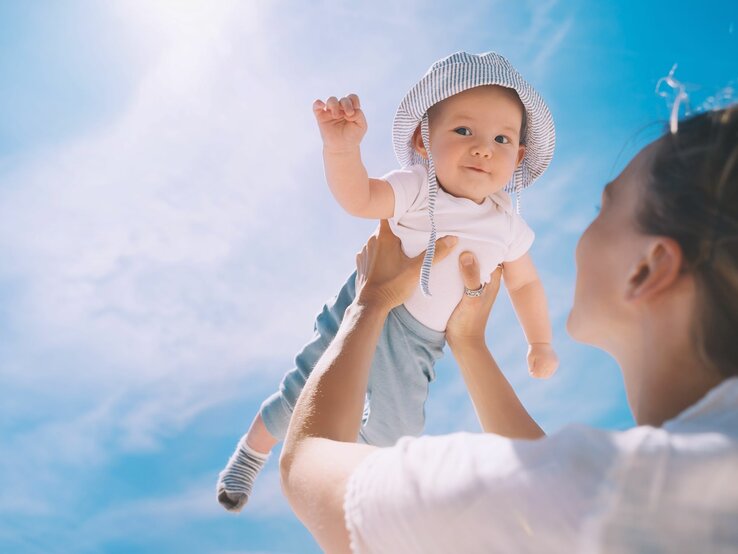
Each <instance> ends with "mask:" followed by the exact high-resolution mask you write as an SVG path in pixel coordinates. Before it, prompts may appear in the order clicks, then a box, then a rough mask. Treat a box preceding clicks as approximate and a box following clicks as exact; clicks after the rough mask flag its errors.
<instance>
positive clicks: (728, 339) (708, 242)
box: [636, 105, 738, 376]
mask: <svg viewBox="0 0 738 554" xmlns="http://www.w3.org/2000/svg"><path fill="white" fill-rule="evenodd" d="M641 196H642V201H641V202H640V206H641V207H640V209H639V213H638V214H637V216H636V221H637V223H638V225H639V226H640V228H641V230H642V231H643V232H645V233H646V234H650V235H662V236H668V237H671V238H672V239H674V240H676V241H677V242H678V243H679V245H680V246H681V248H682V251H683V255H684V270H685V271H690V272H692V273H693V274H694V276H695V280H696V284H697V303H696V313H695V317H694V319H693V329H692V331H693V336H694V338H695V344H696V346H697V349H698V354H699V355H700V357H701V358H702V360H703V361H704V362H705V363H707V364H708V366H710V367H712V368H714V369H715V370H716V371H719V372H720V373H721V374H722V375H724V376H732V375H738V105H733V106H731V107H728V108H725V109H722V110H715V111H710V112H706V113H703V114H700V115H697V116H695V117H692V118H689V119H687V120H685V121H682V122H680V123H679V128H678V131H677V132H676V133H674V134H672V133H667V134H666V135H664V136H663V137H662V138H661V139H660V140H659V141H658V143H657V146H656V151H655V154H654V158H653V163H652V165H651V172H650V176H649V179H648V182H647V184H646V186H645V187H644V190H643V193H642V195H641Z"/></svg>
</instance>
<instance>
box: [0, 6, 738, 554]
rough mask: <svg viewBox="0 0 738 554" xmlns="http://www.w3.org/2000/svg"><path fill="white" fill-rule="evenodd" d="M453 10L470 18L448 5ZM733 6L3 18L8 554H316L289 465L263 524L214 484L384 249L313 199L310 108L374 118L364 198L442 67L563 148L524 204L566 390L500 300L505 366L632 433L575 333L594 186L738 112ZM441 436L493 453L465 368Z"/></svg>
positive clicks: (530, 399) (2, 438) (85, 13)
mask: <svg viewBox="0 0 738 554" xmlns="http://www.w3.org/2000/svg"><path fill="white" fill-rule="evenodd" d="M458 6H462V4H458ZM737 27H738V5H736V3H735V2H730V1H725V2H718V1H706V2H700V3H696V2H679V1H675V2H663V1H651V2H641V1H631V0H628V1H618V2H584V1H580V0H574V1H569V2H563V1H556V0H542V1H534V0H529V1H527V2H522V1H521V2H508V1H503V0H500V1H490V2H477V1H469V2H464V3H463V8H459V7H454V6H453V5H452V3H446V2H421V1H410V2H390V1H384V0H381V1H376V2H371V3H369V2H365V3H358V2H353V3H339V2H331V1H324V2H297V1H292V2H288V1H275V2H266V1H254V2H237V1H235V0H219V1H211V2H206V1H201V2H196V1H186V0H181V1H176V0H167V1H165V0H148V1H144V0H137V1H133V0H131V1H125V2H124V1H120V2H110V3H108V2H105V3H103V2H92V1H76V2H75V1H68V2H48V1H47V2H33V3H31V2H20V1H18V2H3V3H1V4H0V260H2V262H1V263H0V551H2V552H9V553H15V552H18V553H36V552H39V553H40V552H43V553H45V554H48V553H56V552H59V553H66V552H73V553H93V552H110V553H117V552H126V553H146V552H171V551H175V550H176V551H178V552H182V553H189V552H193V553H195V552H197V553H201V552H207V553H211V552H212V553H222V554H225V553H232V554H235V553H243V554H245V553H254V554H255V553H264V552H270V553H272V552H273V553H276V552H282V553H284V552H317V551H318V549H317V547H316V546H315V544H314V542H312V539H311V538H310V536H309V535H308V534H307V533H306V531H305V530H304V529H303V528H302V526H301V524H300V523H299V521H297V520H296V519H295V518H294V517H293V516H292V515H291V514H290V511H289V508H288V506H287V505H286V503H285V502H284V500H283V499H282V497H281V494H280V491H279V481H278V475H277V464H276V458H277V456H273V458H272V460H271V461H270V463H269V465H268V467H267V468H266V470H265V472H264V474H263V475H262V477H261V479H260V480H259V482H258V486H257V490H256V492H255V494H254V497H253V499H252V501H251V502H250V504H249V506H248V507H247V509H246V510H245V511H244V512H242V513H241V514H239V515H233V514H229V513H226V512H225V511H224V510H222V509H221V508H220V506H219V505H218V504H217V502H216V501H215V496H214V486H215V480H216V476H217V473H218V471H219V470H220V469H221V467H222V466H223V464H224V463H225V461H226V460H227V458H228V456H229V455H230V453H231V451H232V448H233V446H234V445H235V443H236V441H237V440H238V438H239V436H240V435H241V433H242V432H243V431H245V429H246V427H247V425H248V422H249V421H250V419H251V417H252V416H253V414H254V413H255V410H256V409H257V406H258V405H259V403H260V402H261V400H262V399H263V398H264V397H265V396H266V395H267V394H269V393H270V392H271V391H272V390H273V389H274V388H275V387H276V385H277V383H278V381H279V378H280V376H281V374H282V373H283V372H284V371H285V370H286V369H287V368H289V367H290V363H291V360H292V357H293V355H294V353H295V352H296V351H297V350H298V348H299V347H300V345H301V344H302V343H303V342H304V341H305V340H306V339H307V338H309V336H310V333H311V331H312V320H313V316H314V314H315V312H316V311H317V310H318V309H319V307H320V306H321V305H322V303H323V301H324V300H325V299H327V298H329V297H330V296H331V295H332V294H334V293H335V291H336V290H337V287H338V285H340V283H342V282H343V278H344V277H345V275H346V274H347V272H349V271H350V270H351V267H352V264H353V257H354V253H355V252H356V251H357V249H358V248H359V247H360V246H361V244H362V242H363V240H364V239H365V237H366V236H367V235H368V234H369V233H370V232H371V231H372V229H373V227H374V224H373V223H372V222H369V221H363V220H357V219H355V218H352V217H350V216H348V215H346V214H344V213H342V211H341V210H340V208H339V207H338V206H337V204H336V203H335V201H334V200H333V199H332V198H331V196H330V194H329V191H328V188H327V186H326V185H325V182H324V179H323V176H322V166H321V158H320V149H321V144H320V140H319V136H318V133H317V129H316V127H315V124H314V121H313V119H312V113H311V109H310V107H311V103H312V101H313V100H314V99H315V98H318V97H324V98H325V97H327V96H329V95H332V94H336V95H341V94H345V93H348V92H357V93H358V94H359V95H360V96H361V98H362V104H363V106H364V108H365V111H366V114H367V118H368V121H369V132H368V134H367V136H366V138H365V141H364V145H363V152H364V159H365V162H366V165H367V167H368V169H369V172H370V174H373V175H381V174H382V173H385V172H386V171H388V170H390V169H392V168H394V167H395V166H396V161H395V160H394V156H393V154H392V149H391V143H390V126H391V120H392V115H393V114H394V110H395V108H396V105H397V103H398V102H399V100H400V99H401V97H402V96H403V94H404V93H405V92H406V90H407V89H408V88H409V87H410V86H411V84H412V83H413V82H414V81H415V80H416V79H417V78H418V77H419V76H420V75H422V73H423V72H424V71H425V70H426V69H427V67H428V66H429V65H430V64H431V63H432V62H433V61H434V60H436V59H438V58H440V57H442V56H445V55H447V54H449V53H451V52H454V51H457V50H468V51H473V52H482V51H487V50H496V51H498V52H500V53H502V54H504V55H505V56H507V57H508V58H509V59H510V60H511V61H512V63H513V64H514V65H516V66H517V67H518V69H519V70H520V71H521V73H523V75H525V76H526V77H527V78H528V80H529V81H530V82H531V83H532V84H533V85H534V86H536V87H537V88H538V90H539V91H540V92H541V94H542V95H543V96H544V98H546V99H547V101H548V102H549V105H550V107H551V110H552V112H553V114H554V118H555V120H556V124H557V133H558V145H557V151H556V154H555V158H554V161H553V163H552V165H551V168H550V170H549V171H548V172H547V173H546V174H545V175H544V177H543V178H542V179H540V181H538V182H537V183H536V184H535V186H534V187H532V188H531V189H530V190H529V191H526V192H525V193H524V196H523V214H524V216H525V217H526V219H527V221H528V222H529V224H530V225H531V226H532V227H533V229H534V230H535V231H536V234H537V240H536V243H535V244H534V246H533V250H532V254H533V257H534V259H535V261H536V264H537V266H538V268H539V272H540V274H541V276H542V279H543V282H544V286H545V287H546V290H547V293H548V297H549V302H550V307H551V314H552V318H553V323H554V334H555V346H556V348H557V350H558V352H559V354H560V356H561V362H562V363H561V368H560V370H559V372H558V374H557V375H556V376H555V377H554V378H552V379H551V380H549V381H546V382H540V381H534V380H532V379H531V378H529V377H528V376H527V374H526V371H525V343H524V340H523V336H522V332H521V331H520V328H519V325H518V324H517V322H516V320H515V316H514V313H513V312H512V310H511V308H510V304H509V301H508V300H507V298H506V295H505V294H501V295H500V300H499V301H498V305H497V306H496V308H495V313H494V314H493V319H492V322H491V324H490V327H489V341H490V343H491V345H492V348H493V351H494V353H495V355H496V357H497V358H498V361H499V362H500V365H501V366H502V367H503V369H504V370H505V372H506V374H507V375H508V376H509V378H510V380H511V382H512V383H513V385H514V386H515V388H516V390H517V391H518V392H519V393H520V395H521V397H522V399H523V401H524V403H525V404H526V406H527V407H528V408H529V409H530V411H531V413H532V414H533V415H534V416H535V417H536V418H537V420H538V421H539V422H540V423H541V425H542V426H543V427H544V429H545V430H546V431H548V432H555V431H556V430H557V429H560V428H561V427H562V426H564V425H566V424H568V423H573V422H577V423H581V422H583V423H588V424H591V425H595V426H599V427H605V428H623V427H627V426H629V425H631V424H632V419H631V417H630V414H629V411H628V407H627V405H626V403H625V397H624V394H623V390H622V381H621V378H620V375H619V372H618V369H617V367H616V366H615V364H614V363H613V361H612V360H611V359H609V358H608V357H607V356H606V355H604V354H603V353H601V352H598V351H596V350H594V349H592V348H589V347H587V346H584V345H580V344H576V343H574V342H573V341H572V340H571V339H570V338H569V337H568V336H567V335H566V332H565V330H564V322H565V320H566V315H567V313H568V309H569V307H570V303H571V298H572V292H573V284H574V258H573V252H574V247H575V245H576V240H577V238H578V237H579V235H580V234H581V232H582V231H583V230H584V228H585V227H586V226H587V224H588V223H589V221H590V220H591V219H592V217H593V216H594V215H595V211H596V206H597V204H598V203H599V197H600V192H601V189H602V186H603V185H604V184H605V183H606V182H607V181H608V180H610V179H612V178H613V177H614V176H615V175H617V173H618V171H619V170H620V169H621V168H622V167H623V166H624V164H625V163H626V162H627V160H628V159H629V158H630V157H631V156H632V155H633V154H634V153H635V152H636V151H637V149H638V148H639V147H640V146H642V145H643V144H644V143H645V142H646V141H647V140H650V139H651V138H653V137H654V136H655V135H656V134H657V133H658V132H659V130H660V129H661V128H662V127H661V126H662V125H663V123H664V121H665V119H666V117H667V116H668V109H667V106H666V104H665V101H664V99H663V98H661V97H659V96H658V95H657V94H656V93H655V87H656V83H657V82H658V80H659V78H661V77H663V76H665V75H666V74H667V73H668V71H669V70H670V69H671V67H672V66H673V64H675V63H677V64H678V69H677V71H676V76H677V77H678V78H679V79H680V80H682V81H684V82H685V83H688V85H689V87H688V91H689V92H690V95H691V99H692V107H693V108H698V107H699V106H700V105H701V104H702V103H703V102H705V101H706V100H707V99H708V98H709V97H710V96H711V95H714V94H715V93H718V92H719V91H721V90H724V89H725V87H727V86H731V85H732V86H733V87H735V86H736V78H737V77H738V28H737ZM437 373H438V375H439V377H438V380H437V382H436V383H434V385H433V387H432V392H431V398H430V400H429V405H428V409H427V414H428V432H429V433H443V432H451V431H456V430H477V429H478V425H477V424H476V422H475V419H474V414H473V412H472V410H471V406H470V404H469V401H468V399H467V397H466V392H465V390H464V387H463V384H462V382H461V380H460V378H459V376H458V372H457V369H456V366H455V364H454V362H453V360H452V359H451V358H450V356H447V357H446V358H445V359H444V361H443V362H441V364H440V365H439V367H438V371H437Z"/></svg>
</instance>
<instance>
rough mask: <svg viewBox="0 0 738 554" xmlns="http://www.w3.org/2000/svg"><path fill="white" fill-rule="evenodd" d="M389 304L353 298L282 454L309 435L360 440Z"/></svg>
mask: <svg viewBox="0 0 738 554" xmlns="http://www.w3.org/2000/svg"><path fill="white" fill-rule="evenodd" d="M388 312H389V310H388V309H385V308H383V307H381V306H379V305H378V304H377V303H374V304H367V303H361V302H360V301H357V302H354V303H353V304H351V305H350V306H349V307H348V308H347V309H346V313H345V314H344V318H343V321H342V322H341V326H340V327H339V329H338V332H337V333H336V336H335V338H334V339H333V341H332V342H331V344H330V346H329V347H328V348H327V349H326V351H325V353H324V354H323V356H322V357H321V358H320V360H319V361H318V363H317V364H316V366H315V368H314V369H313V371H312V373H311V374H310V377H309V378H308V380H307V382H306V383H305V387H304V388H303V390H302V393H301V394H300V397H299V398H298V400H297V403H296V405H295V410H294V412H293V415H292V420H291V422H290V427H289V431H288V433H287V437H286V439H285V443H284V448H283V453H282V457H283V458H287V459H289V458H290V454H291V453H292V452H293V451H294V450H295V449H296V448H297V447H298V446H299V445H300V443H301V442H302V441H303V440H304V439H306V438H309V437H320V438H325V439H331V440H336V441H342V442H356V439H357V437H358V434H359V429H360V426H361V416H362V413H363V410H364V398H365V395H366V389H367V383H368V379H369V368H370V366H371V362H372V358H373V356H374V350H375V348H376V345H377V342H378V340H379V336H380V333H381V332H382V327H383V326H384V320H385V319H386V317H387V314H388Z"/></svg>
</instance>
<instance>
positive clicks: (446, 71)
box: [392, 52, 556, 296]
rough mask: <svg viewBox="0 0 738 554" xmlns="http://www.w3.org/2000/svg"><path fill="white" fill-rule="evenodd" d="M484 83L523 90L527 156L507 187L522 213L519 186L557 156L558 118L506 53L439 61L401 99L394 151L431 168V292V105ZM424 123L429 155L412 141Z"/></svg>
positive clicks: (426, 265)
mask: <svg viewBox="0 0 738 554" xmlns="http://www.w3.org/2000/svg"><path fill="white" fill-rule="evenodd" d="M482 85H499V86H503V87H507V88H511V89H513V90H514V91H515V92H517V93H518V97H520V101H521V102H522V104H523V107H524V108H525V115H526V132H525V136H524V137H521V142H524V143H525V157H524V158H523V161H522V162H521V163H520V165H519V166H518V168H517V169H516V170H515V172H514V173H513V176H512V179H511V180H510V182H509V183H508V184H507V186H506V187H505V190H506V191H507V192H509V193H515V195H516V200H517V201H516V209H517V211H518V213H520V191H521V190H522V189H524V188H526V187H528V186H529V185H531V184H532V183H533V181H535V180H536V179H537V178H538V177H540V176H541V174H542V173H543V172H544V171H545V170H546V168H547V167H548V164H549V163H550V162H551V158H552V157H553V151H554V145H555V143H556V133H555V131H554V123H553V118H552V117H551V112H550V111H549V109H548V107H547V106H546V103H545V102H544V101H543V99H542V98H541V96H540V95H539V94H538V93H537V92H536V91H535V89H533V87H531V86H530V85H529V84H528V83H527V82H526V81H525V79H523V77H522V76H521V75H520V73H518V72H517V71H516V70H515V68H514V67H513V66H512V65H511V64H510V62H509V61H507V59H505V58H504V57H503V56H501V55H499V54H497V53H495V52H487V53H485V54H469V53H467V52H456V53H455V54H451V55H450V56H447V57H445V58H443V59H441V60H438V61H437V62H435V63H434V64H433V65H432V66H431V67H430V69H429V70H428V71H427V73H426V74H425V75H424V76H423V78H422V79H420V81H419V82H418V83H417V84H416V85H415V86H414V87H413V88H411V89H410V91H409V92H408V93H407V94H406V95H405V98H404V99H403V100H402V102H401V103H400V107H399V108H397V113H396V114H395V120H394V123H393V125H392V143H393V145H394V149H395V155H396V156H397V160H398V161H399V162H400V165H401V166H402V167H408V166H411V165H418V164H420V165H425V166H426V167H427V168H428V215H429V217H430V221H431V236H430V238H429V241H428V249H427V251H426V254H425V260H424V261H423V269H422V271H421V275H420V284H421V289H422V291H423V294H424V295H426V296H430V289H429V285H428V283H429V279H430V267H431V262H432V261H433V255H434V253H435V243H436V225H435V220H434V216H433V214H434V210H435V204H436V194H437V190H438V183H437V181H436V172H435V167H434V165H433V157H432V156H431V155H430V152H431V149H430V138H429V132H428V109H429V108H430V107H431V106H433V105H434V104H437V103H438V102H440V101H442V100H445V99H446V98H448V97H449V96H453V95H454V94H458V93H460V92H463V91H465V90H468V89H470V88H474V87H478V86H482ZM418 125H420V128H421V136H422V138H423V144H424V146H425V149H426V152H428V159H427V160H426V159H425V158H423V157H422V156H421V155H420V154H418V153H417V152H416V151H415V149H414V148H413V145H412V137H413V133H414V132H415V129H417V128H418Z"/></svg>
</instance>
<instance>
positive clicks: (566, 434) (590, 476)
mask: <svg viewBox="0 0 738 554" xmlns="http://www.w3.org/2000/svg"><path fill="white" fill-rule="evenodd" d="M344 509H345V514H346V526H347V529H348V531H349V534H350V537H351V547H352V551H353V552H354V553H356V554H359V553H362V554H363V553H372V552H377V553H378V552H382V553H394V552H397V553H408V554H409V553H413V552H417V553H422V554H433V553H444V554H445V553H456V552H459V553H465V554H472V553H475V552H479V553H482V552H484V553H490V552H514V553H523V552H536V553H538V552H546V553H552V552H567V553H569V552H582V553H585V552H586V553H590V552H607V553H620V552H623V553H625V552H690V553H691V552H695V553H697V552H699V553H701V552H710V553H728V552H730V553H735V552H738V378H732V379H729V380H726V381H724V382H723V383H722V384H721V385H719V386H717V387H715V388H714V389H713V390H712V391H710V392H709V393H708V394H707V395H706V396H705V397H704V398H703V399H702V400H700V401H699V402H697V403H696V404H695V405H693V406H691V407H690V408H688V409H687V410H685V411H684V412H682V413H681V414H680V415H678V416H677V417H676V418H674V419H672V420H670V421H668V422H666V423H665V424H664V425H663V426H662V427H660V428H655V427H647V426H640V427H635V428H633V429H630V430H628V431H604V430H598V429H593V428H591V427H586V426H583V425H573V426H570V427H567V428H565V429H563V430H562V431H560V432H558V433H556V434H554V435H551V436H549V437H546V438H543V439H539V440H535V441H527V440H511V439H506V438H503V437H500V436H498V435H493V434H471V433H456V434H452V435H447V436H439V437H420V438H411V437H405V438H403V439H400V441H399V442H398V443H397V445H395V446H394V447H393V448H385V449H381V450H379V451H377V452H375V453H373V454H371V455H370V456H369V457H368V458H367V459H366V460H365V461H364V462H363V463H362V464H361V465H360V466H359V467H358V468H357V469H356V471H355V472H354V473H353V475H352V476H351V478H350V480H349V483H348V488H347V491H346V497H345V505H344Z"/></svg>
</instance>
